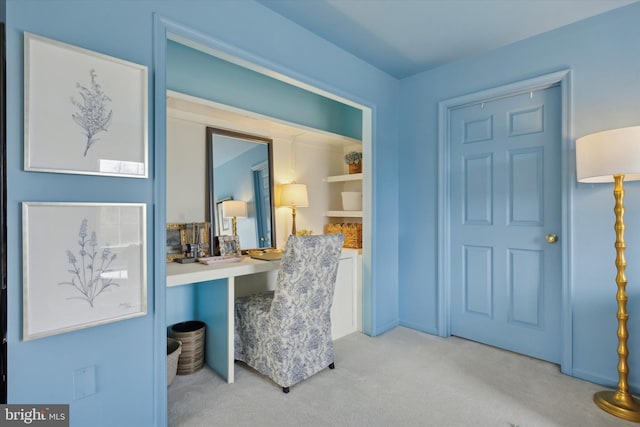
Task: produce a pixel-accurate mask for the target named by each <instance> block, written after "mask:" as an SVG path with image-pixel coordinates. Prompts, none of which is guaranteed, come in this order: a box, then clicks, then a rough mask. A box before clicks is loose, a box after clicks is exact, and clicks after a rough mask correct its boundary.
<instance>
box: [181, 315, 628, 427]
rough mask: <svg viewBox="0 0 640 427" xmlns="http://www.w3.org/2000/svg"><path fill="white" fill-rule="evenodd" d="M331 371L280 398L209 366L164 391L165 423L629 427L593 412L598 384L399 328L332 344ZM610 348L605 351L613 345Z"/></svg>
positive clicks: (261, 384) (243, 370)
mask: <svg viewBox="0 0 640 427" xmlns="http://www.w3.org/2000/svg"><path fill="white" fill-rule="evenodd" d="M335 350H336V369H335V370H329V369H326V370H324V371H322V372H320V373H318V374H317V375H315V376H313V377H311V378H310V379H308V380H306V381H304V382H302V383H300V384H298V385H296V386H294V387H292V388H291V392H290V393H289V394H284V393H282V391H281V389H280V387H278V386H277V385H275V384H274V383H272V382H271V381H270V380H268V379H266V378H265V377H262V376H260V375H259V374H257V373H256V372H255V371H253V370H250V369H248V368H247V367H246V366H245V365H243V364H236V382H235V383H234V384H231V385H229V384H226V383H224V382H223V381H222V380H221V379H220V378H219V377H218V376H217V375H216V374H215V373H213V372H212V371H211V370H209V369H202V370H200V371H198V372H196V373H194V374H191V375H186V376H177V377H176V379H175V380H174V382H173V384H172V385H171V386H170V387H169V402H168V407H169V426H172V427H178V426H184V427H186V426H229V427H231V426H233V427H242V426H252V427H253V426H358V427H359V426H371V427H375V426H381V427H386V426H390V427H391V426H393V427H395V426H438V427H440V426H521V427H530V426H576V427H578V426H579V427H586V426H594V427H595V426H598V427H606V426H632V425H634V426H635V425H637V424H634V423H630V422H626V421H623V420H620V419H618V418H616V417H613V416H611V415H609V414H607V413H605V412H603V411H602V410H600V409H599V408H598V407H597V406H595V404H594V403H593V402H592V395H593V393H594V392H595V391H598V390H601V389H602V387H600V386H598V385H595V384H592V383H589V382H585V381H581V380H577V379H575V378H571V377H568V376H566V375H563V374H561V373H560V371H559V368H558V366H557V365H553V364H550V363H547V362H542V361H540V360H536V359H532V358H529V357H526V356H521V355H517V354H514V353H510V352H507V351H503V350H499V349H496V348H493V347H489V346H485V345H482V344H478V343H475V342H472V341H467V340H463V339H459V338H455V337H451V338H447V339H443V338H439V337H434V336H431V335H427V334H423V333H420V332H416V331H413V330H410V329H406V328H401V327H399V328H396V329H394V330H392V331H390V332H387V333H385V334H383V335H382V336H380V337H376V338H370V337H367V336H365V335H362V334H358V333H356V334H351V335H349V336H347V337H344V338H341V339H339V340H337V341H336V343H335ZM614 350H615V349H614Z"/></svg>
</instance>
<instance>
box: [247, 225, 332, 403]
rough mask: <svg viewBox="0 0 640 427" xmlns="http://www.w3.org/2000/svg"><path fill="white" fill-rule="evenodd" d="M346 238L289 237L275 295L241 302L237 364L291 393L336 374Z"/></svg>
mask: <svg viewBox="0 0 640 427" xmlns="http://www.w3.org/2000/svg"><path fill="white" fill-rule="evenodd" d="M343 241H344V235H342V234H327V235H321V236H289V240H288V241H287V245H286V248H285V250H284V254H283V256H282V260H281V264H280V269H279V270H278V277H277V282H276V287H275V291H273V292H268V293H263V294H257V295H250V296H247V297H241V298H236V301H235V359H236V360H240V361H243V362H245V363H246V364H247V365H249V366H250V367H252V368H254V369H256V370H257V371H258V372H260V373H262V374H264V375H266V376H268V377H269V378H271V379H272V380H273V381H274V382H275V383H276V384H278V385H280V386H281V387H282V391H284V392H285V393H288V392H289V387H290V386H292V385H294V384H297V383H299V382H300V381H302V380H305V379H307V378H309V377H310V376H312V375H314V374H315V373H317V372H319V371H321V370H323V369H324V368H327V367H329V368H330V369H334V368H335V365H334V360H333V341H332V340H331V304H332V303H333V292H334V289H335V282H336V275H337V271H338V263H339V261H340V251H341V248H342V242H343Z"/></svg>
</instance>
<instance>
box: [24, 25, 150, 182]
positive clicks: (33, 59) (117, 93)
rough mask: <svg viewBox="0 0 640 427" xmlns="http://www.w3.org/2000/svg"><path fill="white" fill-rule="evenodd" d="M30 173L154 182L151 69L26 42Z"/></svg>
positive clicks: (54, 44) (29, 37)
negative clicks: (150, 173) (150, 147)
mask: <svg viewBox="0 0 640 427" xmlns="http://www.w3.org/2000/svg"><path fill="white" fill-rule="evenodd" d="M24 62H25V63H24V70H25V77H24V100H25V102H24V109H25V111H24V122H25V123H24V124H25V126H24V127H25V129H24V138H25V144H24V150H25V151H24V168H25V170H28V171H39V172H58V173H72V174H85V175H108V176H124V177H133V178H147V177H148V161H147V157H148V148H147V139H148V135H147V133H148V129H147V124H148V112H147V103H148V90H147V78H148V76H147V67H145V66H143V65H138V64H134V63H132V62H128V61H124V60H121V59H118V58H114V57H111V56H107V55H103V54H100V53H96V52H92V51H90V50H86V49H82V48H79V47H76V46H72V45H68V44H64V43H61V42H58V41H55V40H51V39H47V38H44V37H40V36H37V35H34V34H30V33H25V34H24Z"/></svg>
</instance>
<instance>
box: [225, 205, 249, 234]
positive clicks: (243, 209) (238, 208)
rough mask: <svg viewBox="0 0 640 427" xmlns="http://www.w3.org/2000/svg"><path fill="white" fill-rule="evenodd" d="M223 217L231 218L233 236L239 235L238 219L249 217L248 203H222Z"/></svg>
mask: <svg viewBox="0 0 640 427" xmlns="http://www.w3.org/2000/svg"><path fill="white" fill-rule="evenodd" d="M222 216H223V217H224V218H231V229H232V230H233V235H234V236H237V235H238V227H237V223H236V218H246V217H247V202H245V201H242V200H225V201H224V202H222Z"/></svg>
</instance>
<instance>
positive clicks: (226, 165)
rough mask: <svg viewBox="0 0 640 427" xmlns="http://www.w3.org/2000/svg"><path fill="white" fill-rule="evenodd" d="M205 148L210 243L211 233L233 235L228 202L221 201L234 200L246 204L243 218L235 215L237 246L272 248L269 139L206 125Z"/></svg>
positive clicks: (211, 240)
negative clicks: (228, 216) (238, 242)
mask: <svg viewBox="0 0 640 427" xmlns="http://www.w3.org/2000/svg"><path fill="white" fill-rule="evenodd" d="M206 147H207V175H208V186H209V188H208V197H209V200H208V204H207V205H208V209H209V221H210V223H211V227H210V240H209V241H210V242H211V244H212V246H213V244H214V241H215V239H214V236H231V235H233V219H232V218H227V217H225V216H224V215H223V206H226V208H227V211H226V212H227V213H228V212H229V209H228V207H229V206H230V204H224V205H223V203H224V202H225V201H227V200H234V201H242V202H245V203H246V217H237V218H236V226H237V234H238V236H239V238H240V248H241V249H242V250H243V251H245V250H248V249H257V248H271V247H275V241H276V235H275V214H274V207H273V154H272V140H271V139H269V138H264V137H261V136H256V135H249V134H245V133H240V132H233V131H229V130H224V129H218V128H213V127H207V139H206ZM212 249H213V248H212ZM212 253H213V252H212Z"/></svg>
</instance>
